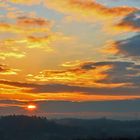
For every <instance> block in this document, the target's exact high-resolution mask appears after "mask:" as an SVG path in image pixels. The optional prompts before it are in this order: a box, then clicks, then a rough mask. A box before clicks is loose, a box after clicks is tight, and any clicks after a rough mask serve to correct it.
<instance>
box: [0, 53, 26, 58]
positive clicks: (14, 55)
mask: <svg viewBox="0 0 140 140" xmlns="http://www.w3.org/2000/svg"><path fill="white" fill-rule="evenodd" d="M9 57H10V58H17V59H19V58H23V57H25V53H22V52H16V51H15V52H12V51H10V52H0V59H6V58H9Z"/></svg>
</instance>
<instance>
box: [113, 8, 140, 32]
mask: <svg viewBox="0 0 140 140" xmlns="http://www.w3.org/2000/svg"><path fill="white" fill-rule="evenodd" d="M114 29H117V30H121V31H129V32H130V31H132V32H133V31H134V32H140V11H139V10H138V11H137V12H133V13H131V14H129V15H127V16H126V17H124V18H123V19H122V20H121V22H119V23H118V24H117V25H116V26H115V27H114Z"/></svg>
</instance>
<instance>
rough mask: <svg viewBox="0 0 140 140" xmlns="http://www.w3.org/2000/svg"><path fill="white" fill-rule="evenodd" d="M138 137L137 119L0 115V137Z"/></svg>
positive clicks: (93, 139) (72, 139)
mask: <svg viewBox="0 0 140 140" xmlns="http://www.w3.org/2000/svg"><path fill="white" fill-rule="evenodd" d="M133 139H135V140H140V121H115V120H108V119H93V120H80V119H59V120H47V119H46V118H41V117H35V116H33V117H28V116H6V117H1V118H0V140H133Z"/></svg>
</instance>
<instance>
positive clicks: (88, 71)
mask: <svg viewBox="0 0 140 140" xmlns="http://www.w3.org/2000/svg"><path fill="white" fill-rule="evenodd" d="M94 64H95V66H94ZM112 67H113V65H112V64H103V65H97V66H96V63H92V62H91V63H90V62H89V63H88V62H87V63H79V66H78V65H76V67H74V68H70V69H67V70H44V71H42V72H40V73H39V74H38V75H31V74H29V75H27V79H28V80H29V81H34V82H35V81H37V82H47V83H61V84H68V85H73V84H74V85H78V86H81V85H82V86H88V87H99V88H100V87H108V84H106V83H103V82H98V81H104V80H105V79H108V76H109V75H108V74H107V72H108V71H109V70H111V69H112ZM127 84H128V83H121V82H120V83H109V87H110V88H113V87H114V88H115V87H121V86H126V85H127Z"/></svg>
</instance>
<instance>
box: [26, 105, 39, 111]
mask: <svg viewBox="0 0 140 140" xmlns="http://www.w3.org/2000/svg"><path fill="white" fill-rule="evenodd" d="M27 109H28V110H36V109H37V106H36V105H33V104H29V105H28V106H27Z"/></svg>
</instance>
